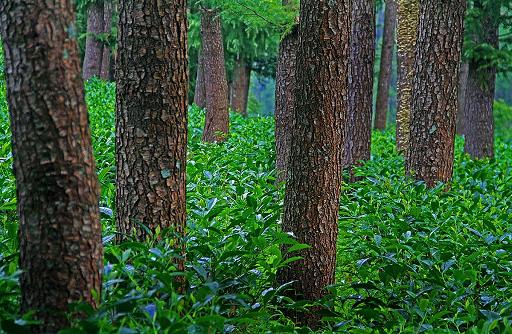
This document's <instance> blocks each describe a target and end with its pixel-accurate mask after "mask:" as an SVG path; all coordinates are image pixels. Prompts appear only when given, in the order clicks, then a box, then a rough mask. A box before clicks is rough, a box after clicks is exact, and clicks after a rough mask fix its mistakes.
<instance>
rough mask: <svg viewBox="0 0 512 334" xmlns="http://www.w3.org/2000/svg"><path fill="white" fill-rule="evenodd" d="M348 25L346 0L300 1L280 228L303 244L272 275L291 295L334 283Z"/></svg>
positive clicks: (318, 293) (308, 320)
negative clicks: (292, 112)
mask: <svg viewBox="0 0 512 334" xmlns="http://www.w3.org/2000/svg"><path fill="white" fill-rule="evenodd" d="M350 31H351V26H350V0H339V1H334V2H332V1H329V0H303V1H302V2H301V13H300V25H299V36H300V46H299V48H298V53H297V66H296V69H297V71H296V75H297V77H296V85H297V86H296V87H297V89H296V101H295V125H294V128H293V131H292V145H291V151H290V161H289V166H288V173H289V175H288V184H287V186H286V195H285V202H284V217H283V224H282V228H283V231H285V232H291V233H293V235H294V236H296V238H297V240H298V241H299V242H301V243H306V244H309V245H310V246H311V248H309V249H306V250H303V251H301V252H300V255H301V256H302V257H303V258H302V259H301V260H299V261H296V262H293V263H291V264H290V265H289V266H288V267H286V268H283V269H282V270H281V271H280V272H279V275H278V279H279V281H280V282H281V283H285V282H291V281H295V283H294V284H293V289H294V291H293V294H292V298H295V299H306V300H318V299H319V298H321V297H322V296H324V295H325V294H326V293H327V292H326V290H325V287H326V286H328V285H330V284H332V283H334V272H335V267H336V242H337V237H338V208H339V196H340V185H341V181H342V180H341V175H342V173H341V169H342V166H341V158H342V147H343V133H344V131H343V125H344V123H345V117H346V113H347V104H348V102H347V96H348V59H349V35H350ZM294 255H295V254H294ZM319 318H320V316H318V315H317V314H314V313H308V314H307V315H300V316H299V317H297V319H296V320H298V321H299V322H301V323H305V324H307V325H310V326H312V327H316V325H318V321H319Z"/></svg>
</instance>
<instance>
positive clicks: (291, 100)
mask: <svg viewBox="0 0 512 334" xmlns="http://www.w3.org/2000/svg"><path fill="white" fill-rule="evenodd" d="M283 3H284V2H283ZM284 4H285V5H286V3H284ZM298 47H299V35H298V29H297V28H294V29H293V30H292V31H291V32H290V33H288V35H286V36H285V37H284V38H283V40H282V41H281V45H280V46H279V58H278V62H277V71H276V111H275V124H276V130H275V136H276V173H277V175H276V183H281V182H283V181H285V180H286V174H287V173H286V170H287V167H288V160H289V156H290V149H291V139H292V129H293V124H294V118H295V115H294V108H295V87H296V84H295V80H296V79H295V66H296V61H297V50H298Z"/></svg>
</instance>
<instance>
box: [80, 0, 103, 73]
mask: <svg viewBox="0 0 512 334" xmlns="http://www.w3.org/2000/svg"><path fill="white" fill-rule="evenodd" d="M102 32H103V4H101V3H92V4H91V5H89V8H88V10H87V38H86V41H85V57H84V64H83V78H84V80H88V79H90V78H91V77H94V76H97V77H99V76H100V71H101V61H102V58H103V43H101V42H100V41H98V40H97V38H96V35H97V34H101V33H102Z"/></svg>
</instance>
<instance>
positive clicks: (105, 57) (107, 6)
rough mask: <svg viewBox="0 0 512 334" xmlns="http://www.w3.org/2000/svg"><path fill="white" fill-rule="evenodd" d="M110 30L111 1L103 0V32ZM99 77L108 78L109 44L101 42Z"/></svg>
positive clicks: (106, 32)
mask: <svg viewBox="0 0 512 334" xmlns="http://www.w3.org/2000/svg"><path fill="white" fill-rule="evenodd" d="M111 30H112V2H111V1H110V0H104V2H103V33H105V34H110V32H111ZM99 74H100V75H99V76H100V78H101V79H103V80H109V79H110V46H109V45H107V44H102V52H101V68H100V73H99Z"/></svg>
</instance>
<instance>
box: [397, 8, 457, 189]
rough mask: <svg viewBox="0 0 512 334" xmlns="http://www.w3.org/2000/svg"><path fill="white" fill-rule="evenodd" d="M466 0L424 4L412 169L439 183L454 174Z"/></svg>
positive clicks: (409, 154) (410, 153)
mask: <svg viewBox="0 0 512 334" xmlns="http://www.w3.org/2000/svg"><path fill="white" fill-rule="evenodd" d="M465 11H466V0H452V1H448V2H447V1H445V0H431V1H421V3H420V22H419V26H418V39H417V47H416V58H415V59H416V61H415V65H414V66H415V70H414V81H413V82H414V84H413V87H414V88H413V95H412V113H411V137H410V146H409V149H408V150H407V157H406V169H407V173H408V174H409V175H413V176H414V177H415V178H416V179H418V180H422V181H425V182H426V184H427V186H429V187H433V186H435V185H436V183H437V182H448V181H450V179H451V177H452V173H453V151H454V138H455V118H456V114H457V91H458V78H459V67H460V59H461V50H462V41H463V37H464V15H465Z"/></svg>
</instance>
